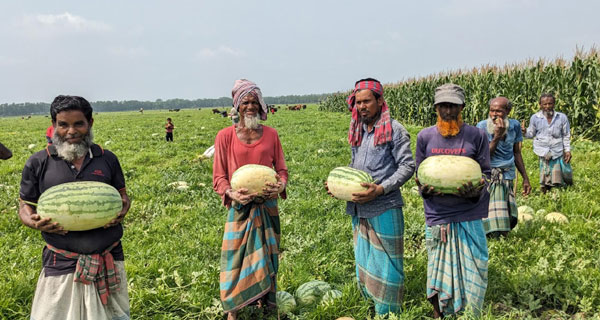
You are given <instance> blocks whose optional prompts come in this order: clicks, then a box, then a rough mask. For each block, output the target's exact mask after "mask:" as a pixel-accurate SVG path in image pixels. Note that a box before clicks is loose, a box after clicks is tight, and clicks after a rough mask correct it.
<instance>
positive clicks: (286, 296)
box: [276, 291, 296, 314]
mask: <svg viewBox="0 0 600 320" xmlns="http://www.w3.org/2000/svg"><path fill="white" fill-rule="evenodd" d="M276 297H277V310H279V312H281V313H282V314H287V313H290V312H292V311H294V309H296V300H294V296H292V294H290V293H288V292H285V291H277V295H276Z"/></svg>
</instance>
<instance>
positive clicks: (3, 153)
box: [0, 143, 12, 160]
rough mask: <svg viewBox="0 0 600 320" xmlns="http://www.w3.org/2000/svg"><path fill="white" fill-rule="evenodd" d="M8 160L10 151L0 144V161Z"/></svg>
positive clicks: (10, 156)
mask: <svg viewBox="0 0 600 320" xmlns="http://www.w3.org/2000/svg"><path fill="white" fill-rule="evenodd" d="M10 158H12V151H10V149H9V148H7V147H5V146H4V145H3V144H2V143H0V159H2V160H8V159H10Z"/></svg>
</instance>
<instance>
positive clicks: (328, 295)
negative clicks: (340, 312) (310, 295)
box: [321, 289, 342, 305]
mask: <svg viewBox="0 0 600 320" xmlns="http://www.w3.org/2000/svg"><path fill="white" fill-rule="evenodd" d="M341 296H342V292H341V291H340V290H336V289H331V290H329V291H327V292H325V294H323V298H322V299H321V303H322V304H324V305H330V304H332V303H333V302H334V300H335V299H337V298H340V297H341Z"/></svg>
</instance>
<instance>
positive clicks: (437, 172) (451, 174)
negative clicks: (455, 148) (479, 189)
mask: <svg viewBox="0 0 600 320" xmlns="http://www.w3.org/2000/svg"><path fill="white" fill-rule="evenodd" d="M417 177H418V178H419V183H421V184H427V185H429V186H432V187H433V188H434V190H435V191H437V192H441V193H457V188H458V187H461V186H462V185H463V184H464V183H468V182H469V181H470V182H472V183H473V185H474V186H477V185H479V182H480V180H481V177H482V176H481V167H480V166H479V163H477V161H475V160H473V159H471V158H469V157H463V156H447V155H441V156H431V157H428V158H426V159H425V160H423V162H421V164H420V165H419V169H418V172H417Z"/></svg>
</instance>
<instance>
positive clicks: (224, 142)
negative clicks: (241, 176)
mask: <svg viewBox="0 0 600 320" xmlns="http://www.w3.org/2000/svg"><path fill="white" fill-rule="evenodd" d="M230 142H231V137H230V135H228V134H227V132H226V131H225V130H222V131H220V132H219V133H218V134H217V137H216V138H215V154H214V160H213V189H214V190H215V191H216V192H217V193H218V194H219V195H220V196H221V198H222V199H223V204H224V205H226V206H229V204H230V203H231V199H229V197H227V196H226V195H225V191H227V190H228V189H231V184H229V173H228V172H227V151H228V148H229V146H230V145H231V143H230Z"/></svg>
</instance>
